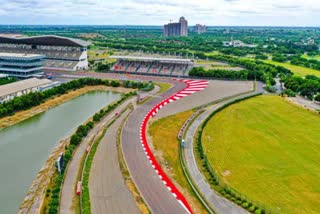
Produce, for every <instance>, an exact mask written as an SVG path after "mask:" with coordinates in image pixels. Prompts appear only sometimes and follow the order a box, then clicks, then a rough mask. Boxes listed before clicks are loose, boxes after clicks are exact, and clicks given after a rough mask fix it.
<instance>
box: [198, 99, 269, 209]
mask: <svg viewBox="0 0 320 214" xmlns="http://www.w3.org/2000/svg"><path fill="white" fill-rule="evenodd" d="M259 95H261V94H255V95H252V96H249V97H244V98H240V99H237V100H234V101H232V102H230V103H227V104H225V105H223V106H222V107H220V108H218V109H217V110H216V111H214V112H213V113H212V114H210V116H209V117H208V118H206V120H205V121H204V123H203V124H202V125H201V127H200V129H199V132H198V135H197V140H196V151H197V153H198V157H199V159H200V163H201V168H202V169H203V170H204V171H205V172H206V173H207V174H208V176H209V178H208V181H209V183H210V184H211V185H214V186H215V187H216V189H217V190H218V192H219V193H220V194H221V195H222V196H224V197H225V198H227V199H229V200H231V201H233V202H234V203H236V204H237V205H239V206H241V207H243V208H244V209H246V210H248V211H249V212H251V213H255V214H265V213H267V212H268V213H269V211H270V210H269V209H268V210H266V208H265V206H263V205H260V204H258V203H257V202H254V201H253V200H250V199H249V198H248V197H247V196H245V195H243V194H241V193H240V192H238V191H236V190H234V189H232V188H231V187H229V186H228V185H226V184H225V183H224V182H223V181H222V180H220V179H219V177H218V176H217V173H216V172H215V170H214V169H213V167H212V166H211V164H210V163H209V161H208V159H207V157H206V154H205V152H204V149H203V146H202V141H201V136H202V133H203V129H204V127H205V126H206V125H207V123H208V122H209V120H210V119H211V118H212V117H213V116H214V115H215V114H217V113H218V112H220V111H221V110H223V109H225V108H226V107H228V106H230V105H232V104H235V103H238V102H240V101H243V100H246V99H249V98H252V97H255V96H259Z"/></svg>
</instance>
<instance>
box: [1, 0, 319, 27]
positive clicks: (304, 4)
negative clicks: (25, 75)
mask: <svg viewBox="0 0 320 214" xmlns="http://www.w3.org/2000/svg"><path fill="white" fill-rule="evenodd" d="M0 5H1V9H0V24H11V23H13V22H14V23H13V24H18V23H21V24H147V25H160V24H163V23H165V22H168V21H169V20H170V19H174V20H176V19H178V18H179V17H180V16H182V15H183V16H185V17H186V18H187V19H188V20H189V23H190V24H195V23H204V24H207V25H293V26H297V25H313V26H318V25H319V21H318V20H320V15H319V11H320V1H315V0H197V1H194V0H123V1H122V0H0Z"/></svg>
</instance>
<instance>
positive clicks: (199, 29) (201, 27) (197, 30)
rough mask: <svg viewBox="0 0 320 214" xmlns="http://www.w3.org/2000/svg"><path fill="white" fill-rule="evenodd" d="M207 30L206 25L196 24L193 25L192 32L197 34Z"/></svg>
mask: <svg viewBox="0 0 320 214" xmlns="http://www.w3.org/2000/svg"><path fill="white" fill-rule="evenodd" d="M207 31H208V29H207V26H205V25H200V24H196V26H194V27H193V32H195V33H197V34H202V33H206V32H207Z"/></svg>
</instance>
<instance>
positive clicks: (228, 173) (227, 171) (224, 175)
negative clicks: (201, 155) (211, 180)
mask: <svg viewBox="0 0 320 214" xmlns="http://www.w3.org/2000/svg"><path fill="white" fill-rule="evenodd" d="M229 175H231V171H230V170H225V171H224V172H223V173H222V176H223V177H227V176H229Z"/></svg>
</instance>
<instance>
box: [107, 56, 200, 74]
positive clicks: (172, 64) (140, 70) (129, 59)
mask: <svg viewBox="0 0 320 214" xmlns="http://www.w3.org/2000/svg"><path fill="white" fill-rule="evenodd" d="M110 58H113V59H117V62H116V63H115V64H114V65H113V67H112V68H111V70H112V71H114V72H126V73H136V74H150V75H159V76H188V73H189V71H190V70H191V69H192V67H193V65H194V63H193V61H192V60H189V59H174V58H150V57H135V56H111V57H110Z"/></svg>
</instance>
